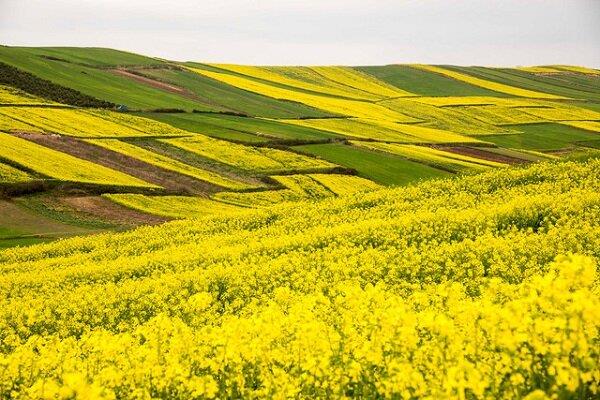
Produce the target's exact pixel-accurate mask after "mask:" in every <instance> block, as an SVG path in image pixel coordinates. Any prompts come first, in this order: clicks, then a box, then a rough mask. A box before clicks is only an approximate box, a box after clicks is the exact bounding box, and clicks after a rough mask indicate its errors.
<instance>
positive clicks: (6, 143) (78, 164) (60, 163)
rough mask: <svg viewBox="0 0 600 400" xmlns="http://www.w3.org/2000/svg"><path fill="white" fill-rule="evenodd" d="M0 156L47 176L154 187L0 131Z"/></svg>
mask: <svg viewBox="0 0 600 400" xmlns="http://www.w3.org/2000/svg"><path fill="white" fill-rule="evenodd" d="M0 157H3V158H5V159H7V160H10V161H12V162H14V163H16V164H19V165H22V166H23V167H26V168H29V169H31V170H33V171H35V172H38V173H40V174H42V175H45V176H48V177H50V178H54V179H59V180H63V181H71V182H84V183H95V184H102V185H118V186H141V187H157V186H155V185H152V184H150V183H147V182H144V181H142V180H140V179H137V178H134V177H132V176H129V175H127V174H124V173H122V172H119V171H116V170H113V169H110V168H106V167H104V166H102V165H98V164H94V163H92V162H89V161H86V160H82V159H80V158H76V157H73V156H70V155H68V154H65V153H61V152H59V151H55V150H52V149H49V148H47V147H44V146H40V145H39V144H36V143H33V142H30V141H28V140H25V139H21V138H17V137H14V136H11V135H9V134H7V133H0Z"/></svg>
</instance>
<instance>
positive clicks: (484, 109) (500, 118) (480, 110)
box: [452, 105, 546, 133]
mask: <svg viewBox="0 0 600 400" xmlns="http://www.w3.org/2000/svg"><path fill="white" fill-rule="evenodd" d="M452 109H453V110H454V109H456V110H457V111H459V112H463V113H465V114H467V115H469V116H471V117H472V118H474V119H478V120H480V121H482V122H485V123H487V124H490V125H514V124H535V123H541V122H546V119H544V118H542V117H540V116H537V115H534V114H533V113H529V112H527V111H528V110H529V108H522V109H520V108H513V107H506V106H496V105H491V106H458V107H452ZM512 129H514V130H518V127H512ZM513 133H516V132H513Z"/></svg>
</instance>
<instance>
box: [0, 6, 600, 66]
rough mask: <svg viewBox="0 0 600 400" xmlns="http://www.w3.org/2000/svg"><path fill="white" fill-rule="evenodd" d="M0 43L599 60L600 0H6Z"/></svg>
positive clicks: (503, 62)
mask: <svg viewBox="0 0 600 400" xmlns="http://www.w3.org/2000/svg"><path fill="white" fill-rule="evenodd" d="M0 44H6V45H26V46H59V45H60V46H101V47H112V48H117V49H122V50H129V51H133V52H137V53H142V54H146V55H151V56H158V57H163V58H169V59H173V60H195V61H210V62H231V63H243V64H278V65H286V64H287V65H297V64H305V65H306V64H346V65H366V64H389V63H415V62H416V63H437V64H460V65H492V66H515V65H540V64H578V65H585V66H590V67H596V68H599V67H600V0H498V1H496V0H465V1H452V0H395V1H393V0H379V1H369V0H344V1H342V0H320V1H312V0H303V1H292V0H262V1H260V0H256V1H242V0H219V1H208V0H196V1H193V0H181V1H177V0H170V1H160V0H118V1H117V0H104V1H102V0H0Z"/></svg>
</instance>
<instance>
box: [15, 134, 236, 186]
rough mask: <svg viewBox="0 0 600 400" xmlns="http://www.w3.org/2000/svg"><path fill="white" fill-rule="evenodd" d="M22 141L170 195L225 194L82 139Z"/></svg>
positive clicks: (48, 136) (46, 136) (51, 137)
mask: <svg viewBox="0 0 600 400" xmlns="http://www.w3.org/2000/svg"><path fill="white" fill-rule="evenodd" d="M15 135H16V136H19V137H21V138H23V139H27V140H30V141H32V142H35V143H38V144H40V145H42V146H46V147H49V148H52V149H54V150H58V151H61V152H63V153H66V154H70V155H72V156H75V157H78V158H82V159H85V160H88V161H91V162H93V163H95V164H99V165H103V166H105V167H108V168H112V169H115V170H118V171H121V172H124V173H126V174H128V175H131V176H134V177H136V178H139V179H141V180H143V181H145V182H148V183H153V184H155V185H159V186H161V187H163V188H165V190H166V192H168V193H171V194H201V193H214V192H217V191H222V190H224V189H223V188H221V187H220V186H217V185H214V184H212V183H209V182H205V181H201V180H199V179H195V178H192V177H189V176H186V175H182V174H179V173H177V172H173V171H168V170H166V169H163V168H160V167H157V166H155V165H152V164H149V163H147V162H144V161H142V160H138V159H136V158H133V157H130V156H127V155H124V154H121V153H117V152H114V151H112V150H108V149H105V148H103V147H100V146H96V145H93V144H91V143H86V142H83V141H81V140H79V139H76V138H72V137H68V136H60V135H52V134H40V133H25V132H19V133H15Z"/></svg>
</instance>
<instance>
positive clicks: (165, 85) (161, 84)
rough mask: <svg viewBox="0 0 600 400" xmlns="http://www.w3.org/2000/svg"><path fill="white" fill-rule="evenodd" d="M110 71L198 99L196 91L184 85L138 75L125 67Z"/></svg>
mask: <svg viewBox="0 0 600 400" xmlns="http://www.w3.org/2000/svg"><path fill="white" fill-rule="evenodd" d="M110 72H112V73H113V74H115V75H120V76H123V77H125V78H129V79H132V80H134V81H136V82H140V83H143V84H145V85H148V86H152V87H153V88H156V89H161V90H164V91H166V92H170V93H175V94H179V95H181V96H184V97H187V98H190V99H193V100H198V96H196V95H195V94H194V93H192V92H190V91H189V90H187V89H184V88H182V87H179V86H175V85H171V84H168V83H165V82H161V81H158V80H156V79H152V78H148V77H146V76H142V75H138V74H134V73H131V72H129V71H127V70H125V69H111V70H110Z"/></svg>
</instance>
